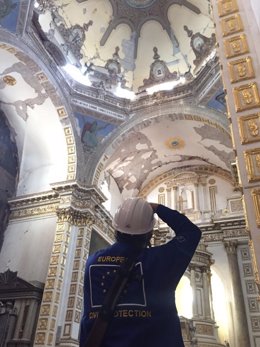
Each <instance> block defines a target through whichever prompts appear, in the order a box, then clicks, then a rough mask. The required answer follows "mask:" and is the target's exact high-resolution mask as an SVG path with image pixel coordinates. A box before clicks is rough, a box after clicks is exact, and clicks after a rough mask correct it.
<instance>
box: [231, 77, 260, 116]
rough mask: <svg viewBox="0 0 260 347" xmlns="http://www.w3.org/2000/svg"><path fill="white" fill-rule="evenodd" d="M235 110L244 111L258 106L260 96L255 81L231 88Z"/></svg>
mask: <svg viewBox="0 0 260 347" xmlns="http://www.w3.org/2000/svg"><path fill="white" fill-rule="evenodd" d="M233 93H234V98H235V106H236V111H237V112H240V111H245V110H250V109H252V108H258V107H260V98H259V92H258V87H257V84H256V83H250V84H245V85H242V86H239V87H236V88H234V89H233Z"/></svg>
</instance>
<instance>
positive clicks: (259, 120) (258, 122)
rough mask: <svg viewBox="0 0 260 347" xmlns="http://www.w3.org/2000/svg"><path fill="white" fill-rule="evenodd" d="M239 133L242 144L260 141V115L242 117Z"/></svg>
mask: <svg viewBox="0 0 260 347" xmlns="http://www.w3.org/2000/svg"><path fill="white" fill-rule="evenodd" d="M239 132H240V137H241V143H242V144H245V143H252V142H256V141H260V113H255V114H250V115H248V116H241V117H240V118H239Z"/></svg>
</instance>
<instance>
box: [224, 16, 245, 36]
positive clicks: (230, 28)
mask: <svg viewBox="0 0 260 347" xmlns="http://www.w3.org/2000/svg"><path fill="white" fill-rule="evenodd" d="M221 26H222V32H223V36H228V35H231V34H236V33H239V32H240V31H242V30H243V29H244V27H243V23H242V21H241V17H240V15H239V14H234V15H233V16H230V17H228V18H224V19H222V21H221Z"/></svg>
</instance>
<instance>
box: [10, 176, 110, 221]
mask: <svg viewBox="0 0 260 347" xmlns="http://www.w3.org/2000/svg"><path fill="white" fill-rule="evenodd" d="M52 187H53V190H52V191H47V192H43V193H41V194H32V195H27V196H22V197H17V198H15V199H11V200H9V201H8V203H9V205H10V211H11V215H10V220H17V219H21V218H35V217H37V216H38V217H41V218H42V217H43V216H53V217H56V216H57V215H58V216H59V215H62V216H63V217H62V218H65V217H64V215H66V214H67V217H66V218H65V219H67V220H68V221H69V220H75V221H76V223H77V224H82V223H83V222H82V221H83V220H85V219H86V217H90V216H91V217H92V216H95V217H96V218H98V219H100V220H102V221H103V222H102V223H110V221H111V219H112V218H111V215H110V214H109V212H107V210H106V209H105V208H104V207H103V205H102V203H103V202H104V201H105V200H106V198H105V196H104V195H103V193H102V192H101V191H100V190H99V189H98V188H97V187H95V186H88V187H87V186H83V185H81V184H79V183H77V182H76V181H71V182H67V181H66V182H60V183H58V184H52ZM61 211H63V212H61ZM64 211H67V212H66V213H65V212H64Z"/></svg>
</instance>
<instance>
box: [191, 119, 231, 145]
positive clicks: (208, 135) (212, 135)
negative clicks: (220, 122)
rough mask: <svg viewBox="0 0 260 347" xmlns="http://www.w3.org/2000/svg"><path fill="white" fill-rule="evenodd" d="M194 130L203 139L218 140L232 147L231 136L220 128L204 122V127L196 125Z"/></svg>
mask: <svg viewBox="0 0 260 347" xmlns="http://www.w3.org/2000/svg"><path fill="white" fill-rule="evenodd" d="M194 131H195V132H196V133H197V134H199V135H200V136H201V139H202V140H208V139H209V140H213V141H217V142H218V143H219V144H221V145H223V146H225V147H227V148H232V143H231V137H230V136H228V135H227V133H224V132H223V131H221V130H220V129H217V128H215V127H212V126H209V125H208V124H204V125H203V126H202V127H194Z"/></svg>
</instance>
